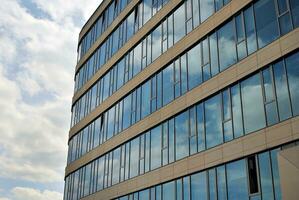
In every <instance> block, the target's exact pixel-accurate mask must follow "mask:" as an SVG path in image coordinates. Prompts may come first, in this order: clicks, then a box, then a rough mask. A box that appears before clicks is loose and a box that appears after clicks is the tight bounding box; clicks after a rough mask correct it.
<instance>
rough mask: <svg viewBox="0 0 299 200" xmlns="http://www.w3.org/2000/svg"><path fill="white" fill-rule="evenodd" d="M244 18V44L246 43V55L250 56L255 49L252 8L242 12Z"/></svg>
mask: <svg viewBox="0 0 299 200" xmlns="http://www.w3.org/2000/svg"><path fill="white" fill-rule="evenodd" d="M244 18H245V19H244V20H245V29H246V36H247V37H246V42H247V48H248V54H252V53H253V52H255V51H256V49H257V44H256V42H257V41H256V33H255V24H254V17H253V8H252V6H251V7H249V8H247V9H246V10H245V11H244Z"/></svg>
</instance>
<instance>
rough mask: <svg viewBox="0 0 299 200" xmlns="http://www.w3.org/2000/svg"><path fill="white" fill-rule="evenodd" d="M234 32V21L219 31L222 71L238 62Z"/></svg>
mask: <svg viewBox="0 0 299 200" xmlns="http://www.w3.org/2000/svg"><path fill="white" fill-rule="evenodd" d="M234 30H235V27H234V24H233V21H230V22H229V23H227V24H225V25H224V26H223V27H222V28H220V30H219V31H218V38H219V40H218V45H219V61H220V71H223V70H224V69H226V68H227V67H229V66H230V65H232V64H234V63H236V61H237V55H236V46H235V33H234V32H235V31H234Z"/></svg>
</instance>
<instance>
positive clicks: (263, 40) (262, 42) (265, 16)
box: [254, 0, 279, 48]
mask: <svg viewBox="0 0 299 200" xmlns="http://www.w3.org/2000/svg"><path fill="white" fill-rule="evenodd" d="M254 9H255V16H256V20H255V21H256V29H257V36H258V44H259V48H262V47H264V46H266V45H267V44H269V43H270V42H272V41H273V40H275V39H276V38H277V37H278V33H279V32H278V26H277V19H276V13H275V5H274V0H260V1H257V2H256V3H255V4H254ZM265 10H267V12H265Z"/></svg>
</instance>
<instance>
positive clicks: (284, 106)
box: [273, 61, 292, 120]
mask: <svg viewBox="0 0 299 200" xmlns="http://www.w3.org/2000/svg"><path fill="white" fill-rule="evenodd" d="M273 72H274V80H275V88H276V95H277V104H278V112H279V117H280V120H285V119H288V118H289V117H291V115H292V113H291V103H290V96H289V89H288V85H287V74H286V71H285V67H284V63H283V61H281V62H278V63H276V64H274V66H273Z"/></svg>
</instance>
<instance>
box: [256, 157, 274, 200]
mask: <svg viewBox="0 0 299 200" xmlns="http://www.w3.org/2000/svg"><path fill="white" fill-rule="evenodd" d="M258 157H259V166H260V169H259V171H260V176H261V177H260V178H261V190H262V195H263V199H274V194H273V185H272V173H271V164H270V157H269V152H265V153H262V154H260V155H259V156H258Z"/></svg>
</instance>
